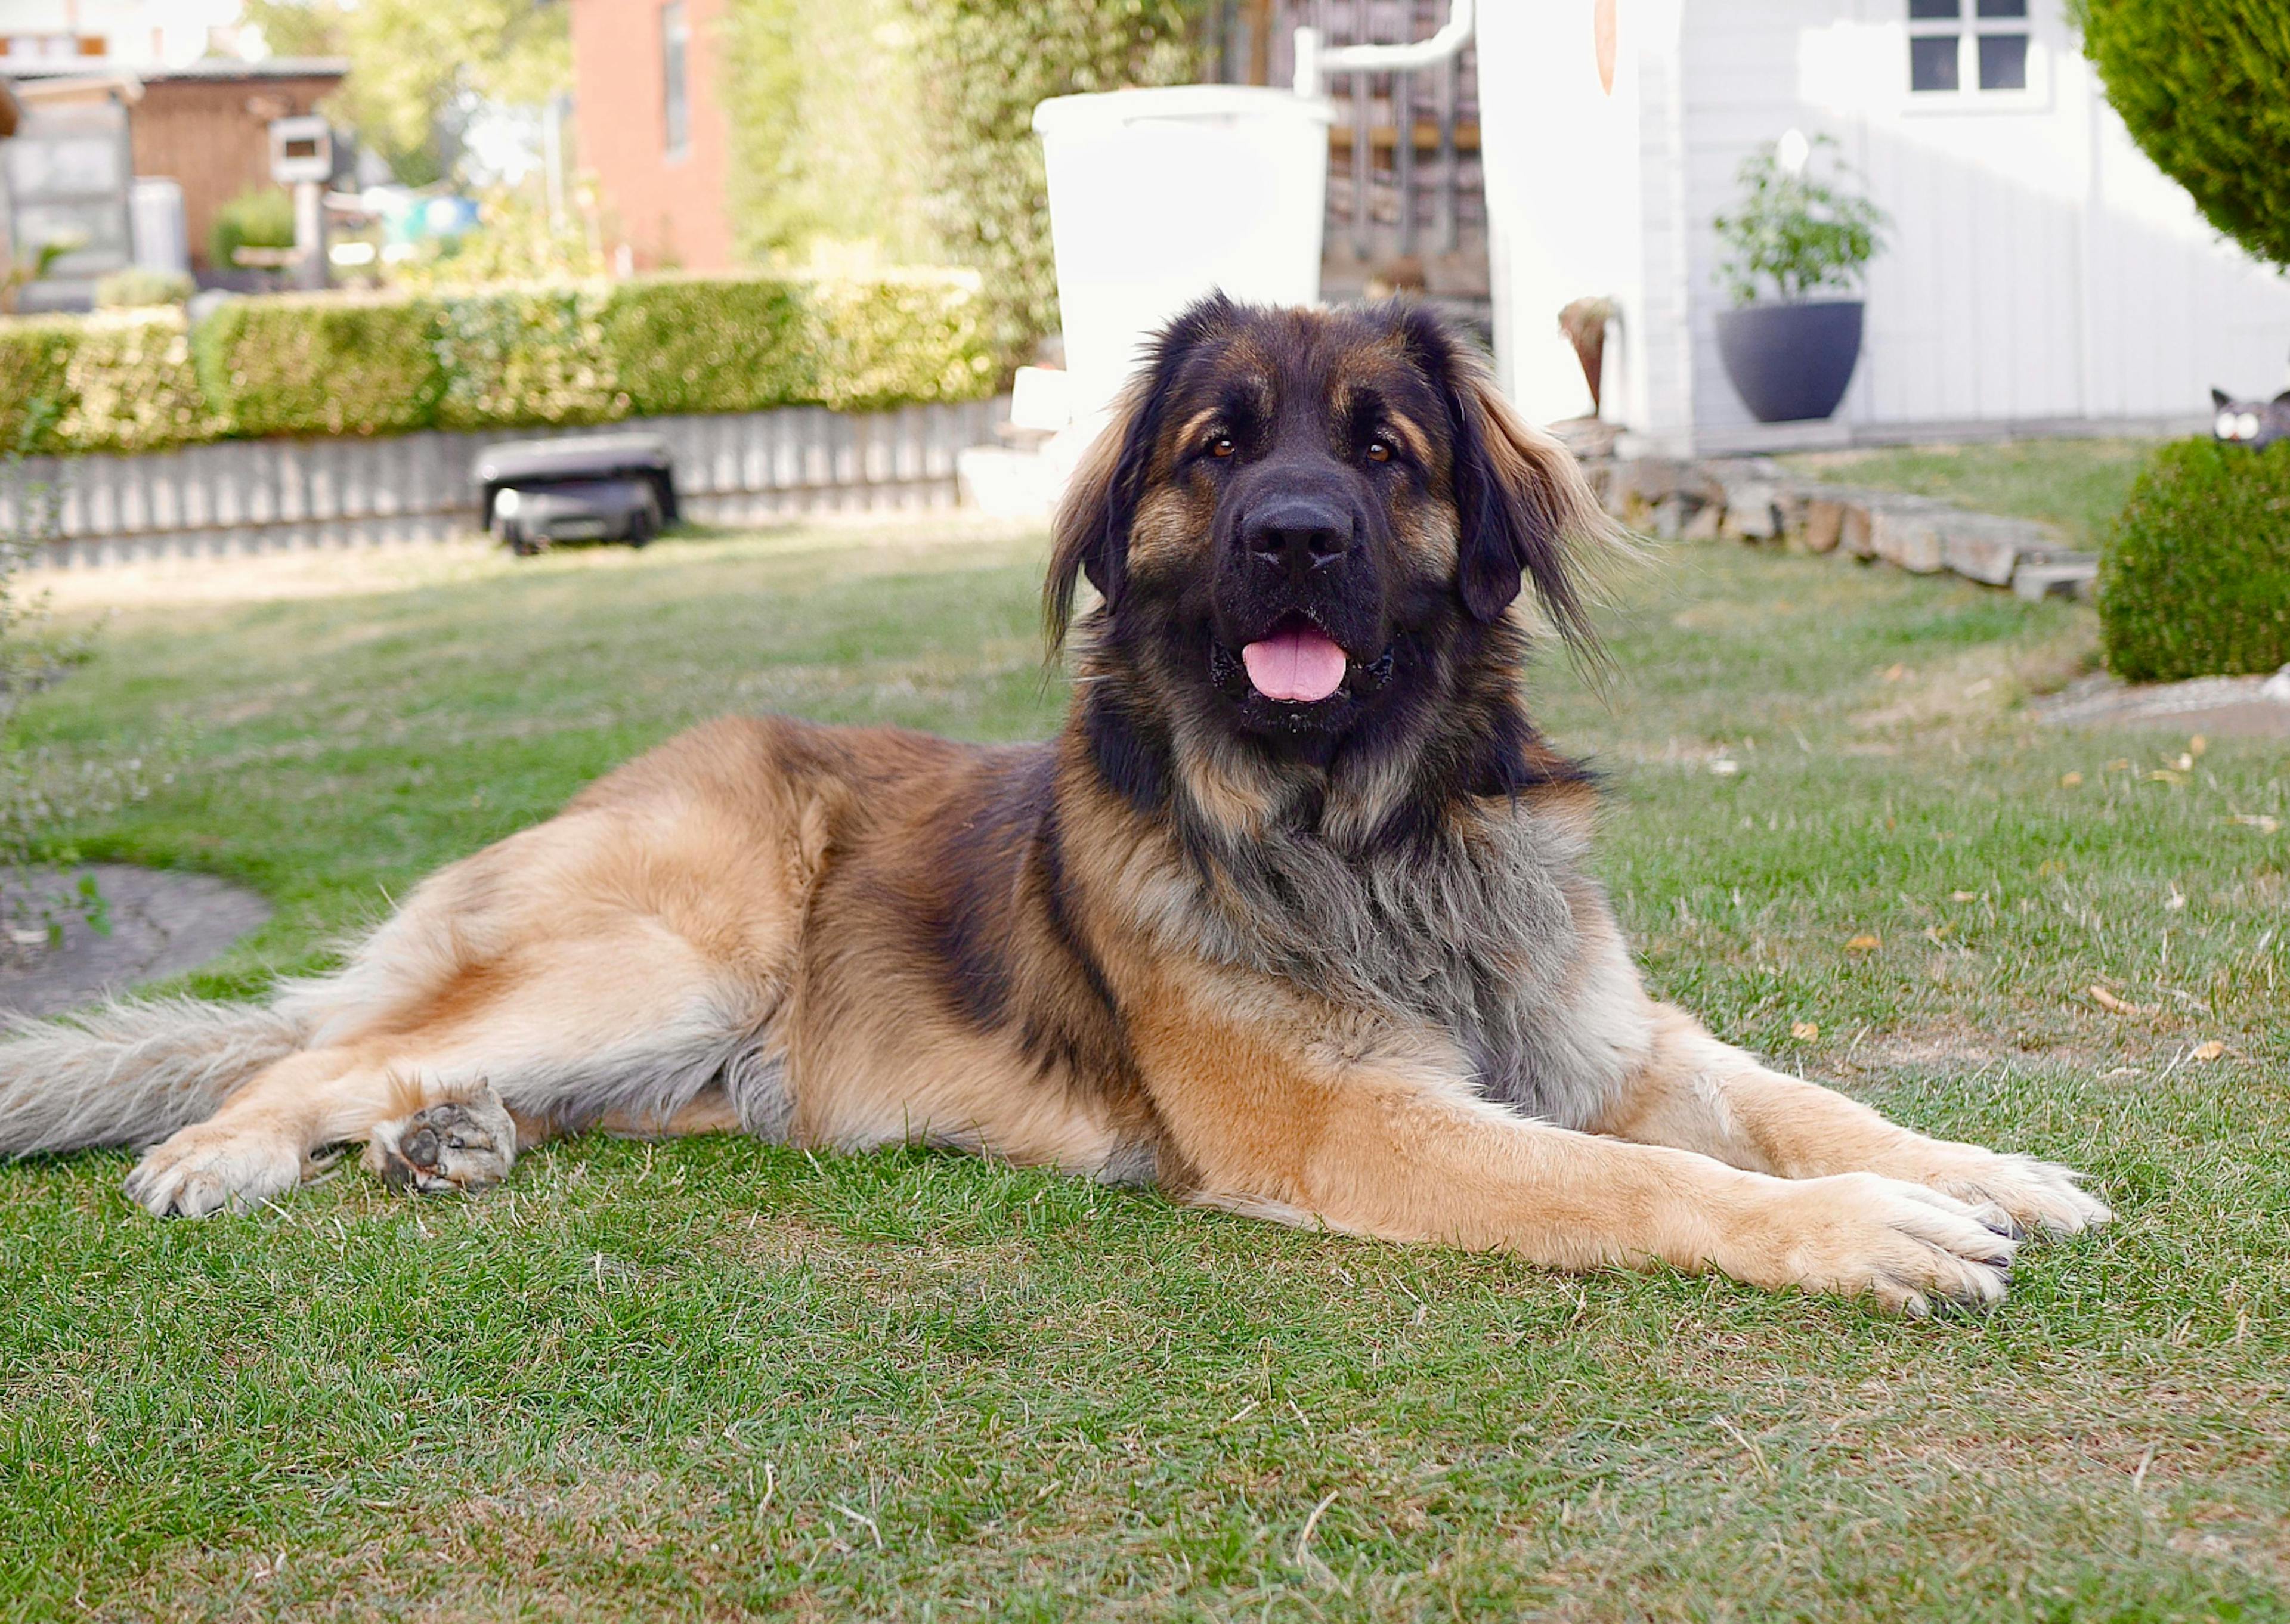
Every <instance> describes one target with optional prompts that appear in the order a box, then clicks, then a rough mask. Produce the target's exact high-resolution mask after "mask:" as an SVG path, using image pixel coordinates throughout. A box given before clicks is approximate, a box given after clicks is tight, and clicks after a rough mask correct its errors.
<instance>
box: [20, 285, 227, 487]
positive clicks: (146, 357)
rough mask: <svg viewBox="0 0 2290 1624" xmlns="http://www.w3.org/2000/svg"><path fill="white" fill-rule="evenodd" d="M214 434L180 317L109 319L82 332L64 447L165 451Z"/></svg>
mask: <svg viewBox="0 0 2290 1624" xmlns="http://www.w3.org/2000/svg"><path fill="white" fill-rule="evenodd" d="M214 432H215V426H214V423H213V420H212V413H210V412H208V410H207V403H206V396H205V394H204V391H202V390H201V388H199V379H198V373H197V372H196V370H195V369H194V368H193V367H192V365H191V347H190V340H189V335H188V332H186V330H185V327H184V324H183V313H182V312H181V311H180V310H179V309H175V308H172V307H162V308H157V309H141V310H122V311H114V312H107V313H105V314H103V315H100V316H96V317H95V318H94V319H93V320H92V321H89V322H87V323H85V324H83V325H82V326H81V328H80V331H79V341H78V342H77V344H76V345H75V346H74V347H73V349H72V354H71V360H70V362H69V364H68V365H67V366H66V367H65V369H64V396H63V414H62V417H61V420H60V421H59V422H58V423H57V425H56V439H57V441H58V442H59V444H62V445H65V446H68V447H69V448H70V449H72V450H73V451H78V452H95V451H102V452H146V451H159V450H162V449H164V448H165V447H167V446H170V445H182V444H188V442H191V441H194V440H204V439H210V438H212V437H213V435H214Z"/></svg>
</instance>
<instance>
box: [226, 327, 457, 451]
mask: <svg viewBox="0 0 2290 1624" xmlns="http://www.w3.org/2000/svg"><path fill="white" fill-rule="evenodd" d="M443 327H444V312H443V310H442V309H441V308H439V305H438V302H437V301H436V300H432V299H428V298H420V297H416V298H408V297H406V296H404V295H402V294H400V295H383V296H379V297H356V296H345V295H342V294H340V293H331V294H328V293H318V294H285V295H282V296H278V297H275V298H267V299H234V300H229V301H228V302H227V303H225V304H223V305H220V306H219V307H218V308H216V309H214V310H213V311H212V312H211V313H210V314H209V315H208V316H207V317H206V319H205V320H204V321H202V322H201V323H200V324H199V325H198V328H197V330H196V332H194V333H193V334H192V336H191V352H192V356H193V357H194V359H195V360H196V364H197V366H198V376H199V382H200V383H201V385H202V386H203V387H204V389H205V391H206V398H207V401H208V404H210V405H211V406H212V408H213V409H214V413H215V416H216V417H217V419H218V420H220V423H221V425H222V428H223V432H225V433H227V434H232V435H238V436H250V437H259V436H265V435H374V434H403V433H404V432H406V431H407V430H410V429H415V428H429V427H430V426H431V425H432V424H433V423H435V422H436V417H437V407H438V403H439V402H440V401H442V400H443V399H444V395H445V390H446V387H447V383H448V379H447V376H446V372H445V360H444V351H445V346H444V342H443V332H442V330H443Z"/></svg>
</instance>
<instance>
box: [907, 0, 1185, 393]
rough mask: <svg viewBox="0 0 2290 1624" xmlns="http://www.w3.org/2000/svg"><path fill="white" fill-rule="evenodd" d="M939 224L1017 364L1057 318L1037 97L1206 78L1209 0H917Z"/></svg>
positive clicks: (1001, 348) (930, 194) (930, 192)
mask: <svg viewBox="0 0 2290 1624" xmlns="http://www.w3.org/2000/svg"><path fill="white" fill-rule="evenodd" d="M912 4H913V9H914V18H915V35H914V38H915V46H916V50H917V60H918V61H919V63H920V65H921V71H920V74H919V76H918V77H919V81H920V85H921V92H922V104H923V116H924V120H925V132H926V136H927V145H926V151H925V163H926V165H927V172H928V176H929V187H928V189H927V191H926V193H925V196H927V198H928V199H929V203H930V216H931V223H932V224H933V226H934V227H935V228H936V230H937V234H938V236H939V239H940V240H941V242H942V243H944V244H945V245H946V247H947V249H948V250H949V252H951V253H952V254H953V256H954V257H955V258H956V259H957V260H959V261H961V262H962V263H964V264H966V265H970V266H973V267H975V268H977V269H979V270H980V271H981V272H983V273H984V275H985V278H986V294H987V300H988V303H989V308H990V312H991V315H990V320H991V322H992V324H993V328H994V343H995V347H996V349H997V353H998V354H999V355H1000V356H1001V357H1002V359H1003V360H1004V361H1005V364H1007V363H1015V362H1022V361H1026V360H1029V359H1030V358H1031V356H1030V355H1029V353H1028V352H1029V351H1030V349H1031V348H1032V347H1033V342H1034V340H1035V339H1036V338H1037V337H1038V336H1040V335H1041V334H1043V333H1047V332H1055V331H1057V325H1058V300H1057V294H1058V289H1057V273H1056V269H1055V267H1054V265H1053V261H1052V259H1051V253H1050V209H1049V181H1048V177H1047V176H1046V174H1045V172H1044V170H1043V167H1042V144H1041V141H1040V140H1039V139H1038V138H1037V136H1036V135H1035V134H1034V126H1033V119H1034V108H1035V105H1036V104H1037V103H1038V102H1040V101H1043V100H1046V99H1047V98H1049V97H1052V96H1065V95H1072V94H1076V93H1077V92H1085V91H1109V90H1119V89H1121V88H1123V87H1124V86H1127V85H1150V84H1189V83H1190V82H1191V81H1192V80H1193V79H1195V78H1196V77H1197V76H1198V75H1199V71H1200V52H1199V46H1198V44H1197V39H1196V30H1197V25H1198V21H1199V18H1200V15H1201V13H1202V12H1203V11H1204V10H1205V5H1204V4H1203V0H1037V3H1036V4H1024V5H1018V4H1011V0H912Z"/></svg>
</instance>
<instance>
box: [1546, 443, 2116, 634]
mask: <svg viewBox="0 0 2290 1624" xmlns="http://www.w3.org/2000/svg"><path fill="white" fill-rule="evenodd" d="M1585 467H1586V471H1587V472H1588V473H1589V475H1590V476H1591V481H1592V484H1594V485H1596V486H1597V489H1598V493H1599V496H1600V498H1601V500H1604V501H1605V505H1606V509H1607V511H1608V512H1610V513H1612V514H1613V515H1614V516H1616V517H1618V518H1623V519H1628V520H1629V521H1631V522H1633V523H1635V524H1640V525H1642V526H1644V527H1645V528H1646V529H1648V530H1651V531H1652V532H1653V533H1654V534H1656V535H1658V536H1661V537H1662V538H1663V539H1664V540H1689V541H1693V540H1718V538H1720V537H1728V538H1731V539H1734V540H1742V541H1790V542H1796V543H1798V544H1799V545H1801V546H1803V547H1804V548H1806V550H1807V551H1808V552H1815V553H1835V554H1837V555H1838V556H1841V557H1846V558H1855V559H1862V560H1879V559H1881V560H1883V561H1884V562H1886V563H1888V564H1897V565H1899V566H1900V567H1901V568H1902V569H1904V570H1908V571H1910V572H1914V573H1916V574H1918V575H1935V574H1939V573H1942V572H1950V573H1954V574H1957V575H1961V576H1963V577H1964V578H1965V579H1966V580H1976V581H1979V582H1981V583H1982V585H1985V586H1990V587H2009V588H2012V590H2013V591H2014V593H2016V594H2017V595H2019V596H2021V597H2023V598H2027V599H2029V600H2030V601H2031V602H2032V601H2034V600H2037V599H2040V598H2045V597H2051V596H2062V597H2088V596H2091V591H2092V583H2093V582H2094V580H2097V579H2098V575H2099V560H2098V558H2097V557H2096V556H2094V555H2093V554H2090V553H2086V552H2078V551H2077V550H2076V549H2075V548H2072V547H2070V545H2069V544H2068V542H2067V540H2066V539H2065V538H2064V537H2062V535H2061V534H2060V532H2058V531H2057V530H2055V529H2054V528H2053V527H2052V526H2051V525H2048V524H2038V523H2037V522H2035V521H2034V520H2032V519H2013V518H2006V517H2004V516H2001V515H1998V514H1992V513H1974V512H1971V511H1968V510H1967V509H1966V508H1958V507H1955V506H1953V505H1952V504H1950V503H1948V502H1943V501H1939V500H1934V498H1932V497H1928V496H1910V495H1906V494H1903V493H1902V492H1895V491H1870V490H1862V489H1860V488H1858V487H1854V486H1850V485H1838V484H1828V483H1826V482H1824V481H1821V480H1813V479H1804V478H1800V477H1798V476H1796V475H1794V474H1791V473H1790V471H1789V470H1788V469H1786V468H1782V466H1781V464H1779V463H1778V462H1775V461H1774V460H1772V459H1771V458H1767V457H1751V458H1738V459H1736V458H1728V459H1722V460H1712V461H1703V462H1683V461H1677V460H1672V459H1669V458H1661V457H1640V458H1631V459H1628V460H1613V461H1600V462H1591V463H1589V464H1586V465H1585Z"/></svg>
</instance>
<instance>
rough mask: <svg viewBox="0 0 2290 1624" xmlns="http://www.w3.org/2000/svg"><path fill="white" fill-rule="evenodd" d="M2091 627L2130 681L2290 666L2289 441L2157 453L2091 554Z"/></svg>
mask: <svg viewBox="0 0 2290 1624" xmlns="http://www.w3.org/2000/svg"><path fill="white" fill-rule="evenodd" d="M2099 625H2100V638H2101V642H2102V644H2103V646H2104V647H2105V649H2106V652H2107V665H2108V669H2110V670H2111V671H2113V672H2114V673H2115V674H2116V675H2117V676H2121V677H2125V678H2127V679H2128V680H2130V681H2133V682H2159V681H2166V680H2170V679H2173V678H2178V677H2187V676H2231V675H2234V674H2237V673H2246V672H2255V671H2272V670H2275V669H2277V668H2279V667H2281V666H2284V665H2290V440H2280V441H2277V442H2276V443H2275V444H2272V445H2270V446H2268V447H2267V448H2266V449H2265V450H2263V451H2253V450H2251V449H2250V448H2249V447H2247V446H2242V445H2222V444H2219V443H2218V442H2217V441H2215V440H2180V441H2175V442H2174V443H2173V444H2169V445H2166V446H2164V447H2163V448H2162V449H2161V450H2159V451H2158V452H2156V453H2155V456H2154V458H2153V460H2151V461H2150V462H2149V464H2148V465H2147V469H2146V471H2145V472H2144V473H2142V474H2141V475H2140V476H2139V483H2138V484H2135V485H2134V486H2133V487H2132V490H2131V500H2129V501H2128V502H2126V504H2125V505H2124V508H2123V513H2122V516H2120V517H2119V518H2118V519H2117V520H2116V522H2115V528H2114V530H2113V532H2111V533H2110V536H2109V537H2108V542H2107V548H2106V551H2105V553H2104V554H2103V555H2102V558H2101V560H2100V571H2099Z"/></svg>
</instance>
